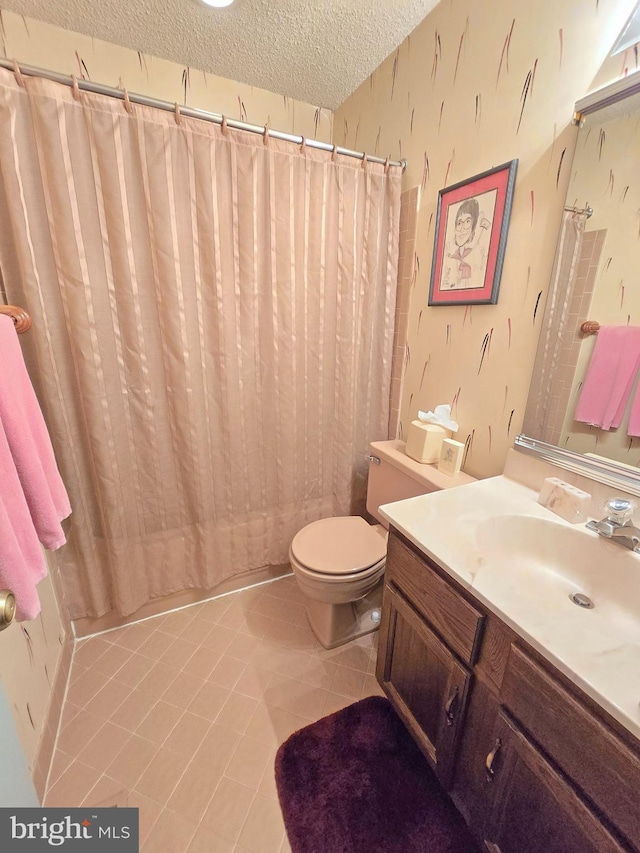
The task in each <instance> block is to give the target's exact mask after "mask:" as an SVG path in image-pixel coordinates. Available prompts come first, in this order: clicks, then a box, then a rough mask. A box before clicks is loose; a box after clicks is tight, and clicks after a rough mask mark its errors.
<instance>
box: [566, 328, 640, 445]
mask: <svg viewBox="0 0 640 853" xmlns="http://www.w3.org/2000/svg"><path fill="white" fill-rule="evenodd" d="M639 367H640V326H600V330H599V331H598V337H597V339H596V343H595V346H594V348H593V353H592V355H591V360H590V362H589V367H588V369H587V373H586V376H585V379H584V383H583V385H582V391H581V392H580V399H579V400H578V404H577V406H576V411H575V414H574V418H575V420H577V421H581V422H582V423H586V424H592V425H593V426H597V427H600V429H604V430H608V429H611V428H612V427H613V429H616V428H617V427H619V426H620V422H621V421H622V416H623V414H624V410H625V407H626V405H627V401H628V399H629V395H630V393H631V389H632V387H633V382H634V380H635V378H636V374H637V372H638V368H639Z"/></svg>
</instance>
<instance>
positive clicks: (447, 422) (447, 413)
mask: <svg viewBox="0 0 640 853" xmlns="http://www.w3.org/2000/svg"><path fill="white" fill-rule="evenodd" d="M418 419H419V420H421V421H427V423H430V424H437V425H438V426H441V427H444V429H448V430H450V431H451V432H458V424H457V423H456V421H454V420H452V419H451V406H450V405H449V404H448V403H443V404H442V405H441V406H436V409H435V411H434V412H418Z"/></svg>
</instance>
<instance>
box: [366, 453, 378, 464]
mask: <svg viewBox="0 0 640 853" xmlns="http://www.w3.org/2000/svg"><path fill="white" fill-rule="evenodd" d="M364 458H365V459H366V460H367V461H368V462H371V464H372V465H379V464H380V457H379V456H372V455H371V454H370V453H367V455H366V456H365V457H364Z"/></svg>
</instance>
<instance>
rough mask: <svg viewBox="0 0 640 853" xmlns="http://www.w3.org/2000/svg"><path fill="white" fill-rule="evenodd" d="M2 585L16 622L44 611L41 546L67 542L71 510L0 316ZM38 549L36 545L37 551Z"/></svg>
mask: <svg viewBox="0 0 640 853" xmlns="http://www.w3.org/2000/svg"><path fill="white" fill-rule="evenodd" d="M0 365H1V367H0V427H1V430H0V587H2V588H7V589H11V590H12V591H13V592H14V594H15V596H16V604H17V616H16V618H17V619H18V621H20V620H24V619H33V618H34V617H35V616H36V615H37V614H38V613H39V611H40V605H39V602H38V596H37V593H36V590H35V584H36V583H37V582H38V581H39V580H41V579H42V578H43V577H44V575H45V574H46V562H45V560H44V555H43V553H42V549H41V548H40V546H39V545H38V542H40V543H41V544H42V545H43V546H44V547H45V548H48V549H50V550H54V549H56V548H59V547H60V546H61V545H64V543H65V541H66V539H65V535H64V531H63V530H62V527H61V525H60V522H61V521H62V520H63V519H64V518H66V517H67V516H68V515H69V513H70V512H71V507H70V505H69V498H68V497H67V492H66V490H65V487H64V484H63V482H62V479H61V477H60V474H59V472H58V467H57V465H56V461H55V456H54V453H53V448H52V446H51V440H50V438H49V433H48V432H47V427H46V425H45V422H44V418H43V417H42V412H41V411H40V406H39V404H38V400H37V398H36V395H35V392H34V390H33V386H32V385H31V381H30V379H29V374H28V373H27V369H26V366H25V363H24V359H23V357H22V350H21V349H20V344H19V341H18V337H17V335H16V332H15V329H14V326H13V321H12V320H11V318H10V317H7V316H5V315H0ZM36 546H37V547H36Z"/></svg>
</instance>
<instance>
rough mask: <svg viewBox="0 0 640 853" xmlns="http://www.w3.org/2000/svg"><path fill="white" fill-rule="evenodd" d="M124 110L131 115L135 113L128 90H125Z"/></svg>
mask: <svg viewBox="0 0 640 853" xmlns="http://www.w3.org/2000/svg"><path fill="white" fill-rule="evenodd" d="M124 108H125V110H126V111H127V112H128V113H129V115H131V113H133V104H132V103H131V101H130V100H129V93H128V92H127V90H126V89H125V90H124Z"/></svg>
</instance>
